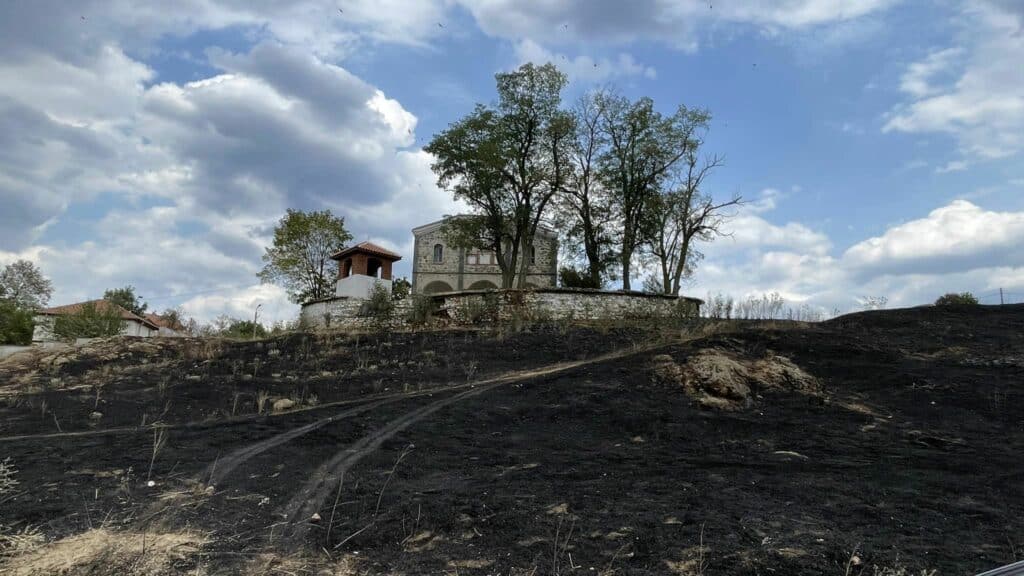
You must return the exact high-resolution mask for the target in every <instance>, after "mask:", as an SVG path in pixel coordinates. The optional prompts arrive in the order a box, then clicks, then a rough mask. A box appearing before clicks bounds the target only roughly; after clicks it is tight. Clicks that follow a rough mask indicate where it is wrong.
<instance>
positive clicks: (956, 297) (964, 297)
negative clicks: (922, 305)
mask: <svg viewBox="0 0 1024 576" xmlns="http://www.w3.org/2000/svg"><path fill="white" fill-rule="evenodd" d="M977 304H978V299H977V298H976V297H975V296H974V294H971V293H970V292H962V293H960V294H957V293H955V292H950V293H948V294H943V295H942V296H939V298H938V299H937V300H936V301H935V305H936V306H951V305H970V306H974V305H977Z"/></svg>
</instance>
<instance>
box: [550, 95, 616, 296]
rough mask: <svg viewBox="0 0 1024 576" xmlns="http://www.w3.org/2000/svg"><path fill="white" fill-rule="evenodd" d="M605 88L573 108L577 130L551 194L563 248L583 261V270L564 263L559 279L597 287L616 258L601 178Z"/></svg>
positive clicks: (607, 199)
mask: <svg viewBox="0 0 1024 576" xmlns="http://www.w3.org/2000/svg"><path fill="white" fill-rule="evenodd" d="M604 94H605V93H604V91H596V92H589V93H587V94H585V95H583V96H582V97H581V98H580V99H579V100H578V101H577V102H576V105H575V106H574V107H573V109H572V110H571V113H572V115H573V121H574V128H575V130H574V132H573V135H572V139H571V142H570V146H569V170H568V175H567V177H566V182H565V185H564V187H563V191H562V193H561V194H559V195H558V196H557V197H556V200H555V207H556V210H555V221H556V224H557V227H558V229H559V230H561V231H562V233H563V235H564V237H563V239H564V242H563V244H562V245H563V247H564V248H565V250H566V254H567V255H568V256H569V257H570V258H571V259H574V260H577V261H578V260H584V261H585V262H586V268H585V270H583V271H582V273H581V272H579V271H577V270H576V269H574V268H565V269H563V274H562V276H563V283H566V282H569V283H570V284H573V285H578V286H586V287H589V288H600V287H601V286H602V285H603V284H604V280H605V279H606V276H608V271H609V269H610V267H611V265H613V264H614V263H615V261H616V260H617V254H616V250H615V247H616V243H617V241H618V239H617V234H616V229H617V226H616V225H615V212H614V210H613V209H612V208H613V206H612V202H611V201H612V196H611V194H609V188H608V186H606V185H605V183H604V182H603V181H602V179H601V172H600V165H599V161H600V158H601V154H602V153H603V152H604V150H605V148H606V146H607V144H608V140H607V137H606V135H605V133H604V131H603V122H604V102H605V96H604Z"/></svg>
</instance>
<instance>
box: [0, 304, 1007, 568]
mask: <svg viewBox="0 0 1024 576" xmlns="http://www.w3.org/2000/svg"><path fill="white" fill-rule="evenodd" d="M704 332H705V335H702V336H699V331H695V332H694V333H691V334H690V336H689V338H687V339H686V340H685V341H683V340H678V339H677V340H674V341H668V342H662V343H659V341H658V340H657V339H656V338H655V336H654V335H649V334H642V333H638V332H637V331H634V330H628V331H610V332H609V331H596V330H592V329H583V328H572V329H568V328H564V327H562V328H558V329H556V328H546V329H542V328H535V329H532V330H528V331H525V332H521V333H517V334H507V335H503V336H500V337H498V336H495V335H493V334H489V333H486V332H430V333H421V334H401V335H398V334H396V335H392V336H390V337H367V336H362V337H359V338H358V339H355V338H354V337H342V336H317V337H311V336H304V335H293V336H288V337H284V338H280V339H275V340H270V341H264V342H257V343H216V344H211V343H209V342H203V341H190V342H179V343H174V344H166V345H163V344H162V345H155V344H154V345H153V346H155V348H154V349H150V350H146V351H141V350H136V351H135V352H132V353H128V352H127V347H128V345H126V344H125V343H124V342H111V343H108V344H104V345H103V346H105V347H101V348H102V350H103V352H102V353H97V354H95V355H93V356H89V355H88V354H85V355H82V354H80V353H79V354H78V356H76V357H75V358H74V359H71V358H68V359H65V360H64V361H60V362H57V360H59V358H50V359H40V358H35V359H31V360H26V361H24V362H21V363H16V362H13V361H8V362H5V363H4V364H0V379H2V380H0V390H2V391H3V393H4V394H5V396H4V398H3V400H0V419H2V420H0V422H2V426H3V428H2V431H0V435H2V437H0V459H2V458H3V457H10V458H11V461H12V462H14V463H15V464H16V465H17V467H18V469H19V472H18V476H17V477H18V479H19V481H20V484H19V485H18V486H17V487H16V491H15V492H14V493H13V494H12V495H9V496H0V499H4V498H6V501H2V503H0V515H2V517H0V523H4V524H7V525H8V526H10V527H11V528H12V529H15V530H17V529H20V528H23V527H25V526H36V527H39V528H40V529H41V530H42V532H43V533H44V534H45V535H46V536H47V537H48V538H50V539H59V538H62V537H67V536H70V535H73V534H79V533H83V532H89V531H90V529H92V530H93V531H95V530H99V529H101V528H102V529H103V530H107V531H116V532H123V533H128V534H136V535H142V536H143V537H144V535H145V534H147V533H149V534H154V535H156V534H159V535H167V534H175V533H179V532H183V531H187V533H188V534H199V535H202V538H201V544H193V547H194V548H195V549H194V550H191V551H190V554H188V555H179V557H176V558H175V560H174V562H171V563H168V564H167V565H166V566H165V567H164V569H165V570H166V571H167V572H168V573H178V572H180V573H189V571H190V570H191V571H193V572H194V573H207V574H218V573H235V572H238V571H248V572H252V573H293V574H295V573H308V574H316V573H318V571H320V570H325V569H326V570H328V571H332V570H333V572H332V573H338V574H348V573H353V574H355V573H358V574H363V573H370V574H441V573H449V574H455V573H458V574H569V573H595V574H596V573H605V574H612V573H614V574H702V573H703V574H821V573H833V574H846V573H850V574H859V573H864V574H875V573H876V567H877V568H878V569H884V568H893V567H897V566H904V567H907V568H908V569H909V570H912V571H913V572H914V573H915V574H916V573H919V572H920V571H921V570H937V571H938V574H964V573H974V572H980V571H982V570H984V569H987V568H991V567H994V566H996V565H999V564H1001V563H1007V562H1010V561H1012V560H1014V559H1020V558H1021V557H1024V538H1022V536H1021V534H1024V520H1022V519H1021V517H1020V515H1019V514H1018V513H1017V511H1018V510H1020V509H1021V508H1022V507H1024V493H1022V491H1021V488H1020V487H1021V485H1022V480H1024V478H1022V476H1024V471H1022V470H1024V469H1022V468H1021V466H1020V463H1019V458H1020V456H1019V455H1020V454H1021V453H1022V451H1024V411H1022V408H1021V406H1024V403H1022V401H1024V307H1019V306H1018V307H1011V306H1007V307H971V308H922V309H910V310H895V311H884V312H871V313H863V314H856V315H851V316H846V317H842V318H839V319H837V320H834V321H830V322H826V323H821V324H812V325H795V324H784V323H778V324H760V325H754V324H746V325H732V324H725V325H720V326H717V327H716V329H714V330H706V329H705V331H704ZM698 336H699V337H698ZM160 346H165V348H161V347H160ZM274 350H277V352H272V351H274ZM709 350H714V351H717V352H720V353H722V354H726V355H728V356H729V357H730V358H734V359H737V360H738V361H740V362H749V363H751V365H755V364H756V363H757V362H759V361H762V360H764V359H766V358H773V357H782V358H785V359H787V360H788V361H791V362H792V364H794V365H795V366H798V367H799V368H800V369H801V370H802V371H804V372H806V373H807V374H809V375H811V376H813V377H814V378H815V379H816V381H817V383H820V391H818V390H813V391H812V392H813V393H808V391H807V390H797V389H787V388H786V387H785V386H770V387H768V386H760V385H759V384H758V383H757V382H756V381H755V382H753V383H752V384H751V386H750V396H749V402H745V403H744V404H743V406H742V407H740V408H739V409H732V410H721V409H716V408H715V407H714V406H711V407H708V405H706V404H705V405H702V404H701V403H699V402H698V401H697V400H695V399H694V398H693V397H692V396H691V395H689V394H687V393H686V392H685V391H684V390H683V385H680V386H679V387H673V386H671V385H666V384H665V382H664V381H663V380H659V378H658V377H657V375H656V370H655V366H656V365H657V364H658V363H659V362H664V361H665V356H666V355H667V356H668V357H669V358H670V359H671V360H672V361H673V362H675V363H676V364H677V365H678V366H680V367H682V368H685V367H687V366H688V361H689V360H690V359H691V358H692V357H696V356H699V355H701V354H705V353H707V352H708V351H709ZM616 351H617V352H618V353H617V354H615V352H616ZM103 358H106V359H103ZM658 358H660V360H656V359H658ZM12 360H13V359H12ZM572 361H576V363H575V364H573V363H570V362H572ZM143 362H145V363H143ZM55 363H56V364H57V366H55ZM254 366H255V368H254ZM374 366H375V367H374ZM545 368H547V369H545ZM250 370H253V372H252V373H251V374H252V375H251V377H250V376H249V375H250V372H249V371H250ZM531 370H533V372H530V371H531ZM5 382H6V384H5ZM162 382H163V383H162ZM97 385H98V387H99V400H98V401H97V400H96V395H95V387H96V386H97ZM260 392H266V393H267V395H268V396H269V397H271V398H294V399H295V401H296V406H294V407H292V409H291V410H290V411H288V412H284V413H279V414H273V415H270V414H257V413H255V412H256V409H255V405H256V402H255V398H256V396H257V394H259V393H260ZM239 395H243V396H244V398H241V399H239V400H238V404H235V398H238V397H239ZM310 396H316V398H317V402H316V403H315V405H314V403H311V402H309V397H310ZM44 401H45V409H44V408H42V407H41V404H43V403H44ZM233 404H235V405H234V410H232V405H233ZM240 405H241V406H244V408H241V409H240V408H239V406H240ZM296 408H301V409H300V410H296ZM92 412H99V413H101V416H99V417H98V418H90V414H91V413H92ZM232 412H234V414H233V415H232ZM143 414H146V415H147V425H146V426H144V427H143V426H141V424H142V415H143ZM154 421H159V422H160V423H161V426H159V427H153V426H152V423H153V422H154ZM58 423H59V425H60V429H61V431H60V432H58V429H57V424H58ZM164 424H166V425H167V426H163V425H164ZM154 441H156V442H157V444H160V443H161V442H163V444H162V447H161V448H160V450H159V452H158V454H157V456H156V458H155V459H154V458H153V457H152V453H153V446H154ZM151 461H152V473H150V472H149V468H150V464H151ZM218 468H219V469H220V470H219V471H218ZM147 479H151V480H152V481H153V482H154V486H152V487H150V486H147ZM314 513H315V514H316V515H317V516H318V517H319V519H318V520H317V519H313V520H311V517H312V516H313V514H314ZM176 531H177V532H176ZM164 538H167V536H164ZM193 540H195V539H193ZM193 540H189V541H190V542H192V541H193ZM143 549H144V548H143ZM37 554H38V552H37ZM854 557H855V559H854V560H853V561H851V558H854ZM23 558H24V557H23ZM17 560H18V559H17V558H12V559H11V560H9V566H13V565H14V564H15V563H16V562H17ZM108 564H109V565H110V566H113V564H111V563H108ZM138 565H143V564H138ZM146 565H152V562H150V564H146ZM117 568H118V569H121V570H122V572H123V570H124V569H125V567H124V566H118V567H117ZM128 568H130V566H129V567H128ZM91 569H92V571H91V572H89V571H88V570H87V569H85V568H82V567H79V568H78V569H77V570H78V572H75V571H74V570H71V571H70V572H69V573H104V572H103V570H102V569H100V568H97V566H95V565H91ZM110 570H111V572H110V573H119V572H116V571H114V568H110ZM139 573H141V572H139Z"/></svg>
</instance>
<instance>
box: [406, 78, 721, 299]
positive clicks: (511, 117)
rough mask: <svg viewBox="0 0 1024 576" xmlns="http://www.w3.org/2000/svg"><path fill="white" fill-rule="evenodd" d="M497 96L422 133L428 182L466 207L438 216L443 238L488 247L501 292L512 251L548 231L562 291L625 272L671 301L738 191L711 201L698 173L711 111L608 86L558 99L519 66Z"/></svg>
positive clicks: (548, 82) (703, 168)
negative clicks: (561, 256)
mask: <svg viewBox="0 0 1024 576" xmlns="http://www.w3.org/2000/svg"><path fill="white" fill-rule="evenodd" d="M495 78H496V84H497V101H496V103H495V104H494V105H491V106H487V105H482V104H481V105H477V106H476V108H475V109H474V110H473V111H472V112H471V113H469V114H467V115H466V116H465V117H463V118H461V119H460V120H458V121H456V122H454V123H453V124H451V125H450V126H449V127H448V128H447V129H446V130H444V131H442V132H441V133H439V134H437V135H435V136H434V138H433V139H432V141H431V142H430V144H429V145H428V146H426V148H425V150H426V151H427V152H429V153H431V154H432V155H433V156H434V158H435V162H434V164H433V165H432V169H433V170H434V172H435V174H436V175H437V178H438V184H439V185H440V186H442V187H445V188H447V189H448V190H450V191H451V192H452V194H453V196H454V198H455V199H456V200H461V201H463V202H465V203H466V204H467V205H469V206H470V208H471V210H472V212H473V215H472V216H471V217H469V218H453V219H450V220H449V224H448V226H447V227H446V233H447V235H448V238H449V241H450V242H451V243H452V244H454V245H456V246H462V247H466V248H477V249H482V250H489V251H491V252H493V254H494V255H495V256H496V261H497V264H498V266H499V268H500V269H501V273H502V284H503V287H506V288H511V287H516V286H518V287H522V286H523V285H524V283H525V274H524V273H523V271H524V270H525V266H526V265H527V262H528V261H529V259H528V258H525V257H523V254H529V253H531V250H532V248H533V246H532V243H533V238H534V237H535V235H536V232H537V229H538V227H539V226H541V225H550V226H553V227H554V228H556V229H557V230H558V231H559V232H560V235H561V240H562V246H563V248H564V250H565V254H566V255H567V256H568V258H569V260H570V261H571V264H570V265H568V266H565V267H564V268H563V269H562V270H561V272H560V273H561V280H562V284H563V285H564V286H570V287H589V288H600V287H603V286H605V285H606V284H607V283H609V282H612V281H615V280H621V281H622V286H623V288H624V289H627V290H628V289H631V287H632V281H633V278H634V277H635V275H636V272H637V270H636V269H635V268H636V267H637V266H639V267H641V268H643V269H644V271H646V272H647V280H645V282H644V287H645V289H648V290H651V291H657V292H664V293H668V294H677V293H678V292H679V289H680V286H681V284H682V282H683V281H684V280H685V279H686V278H687V277H688V276H690V275H691V274H692V273H693V271H694V269H695V267H696V266H697V263H698V262H699V261H700V259H701V258H702V254H701V252H700V251H699V249H698V248H697V244H698V243H700V242H706V241H709V240H712V239H713V238H714V237H715V236H717V235H719V234H721V233H722V225H723V223H724V222H725V220H726V219H727V218H728V217H729V215H730V213H729V209H730V208H732V207H735V206H738V205H739V204H740V203H741V199H740V197H738V196H735V197H731V198H729V199H727V200H723V201H716V200H715V199H714V198H713V197H712V195H711V194H710V193H708V192H707V191H706V190H705V180H706V178H707V177H708V176H709V175H710V174H711V173H712V172H713V171H714V170H715V169H716V168H718V167H720V166H721V165H722V159H721V157H719V156H714V155H707V154H705V153H704V152H703V150H702V148H703V145H704V140H705V137H706V135H707V132H708V130H709V128H710V122H711V114H710V113H709V112H708V111H707V110H704V109H699V108H688V107H686V106H685V105H679V106H678V107H677V108H676V109H675V110H674V111H673V112H672V113H671V114H663V113H662V112H659V111H658V110H656V109H655V106H654V101H653V100H652V99H650V98H647V97H643V98H639V99H636V100H631V99H629V98H627V97H625V96H622V95H620V94H618V93H616V92H615V91H614V90H611V89H601V90H596V91H592V92H589V93H587V94H585V95H583V96H582V97H581V98H580V99H579V100H578V101H576V102H575V103H573V104H572V105H571V106H568V107H566V106H565V105H564V104H563V101H562V91H563V89H564V88H565V86H566V84H567V79H566V76H565V74H563V73H562V72H560V71H559V70H558V69H557V68H556V67H555V66H554V65H552V64H545V65H543V66H535V65H533V64H526V65H523V66H521V67H520V68H519V69H518V70H515V71H513V72H507V73H499V74H497V75H496V76H495Z"/></svg>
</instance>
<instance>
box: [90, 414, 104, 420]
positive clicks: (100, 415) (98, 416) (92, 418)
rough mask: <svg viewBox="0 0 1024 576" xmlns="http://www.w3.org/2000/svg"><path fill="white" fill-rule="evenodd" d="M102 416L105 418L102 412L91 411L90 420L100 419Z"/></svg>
mask: <svg viewBox="0 0 1024 576" xmlns="http://www.w3.org/2000/svg"><path fill="white" fill-rule="evenodd" d="M100 418H103V413H102V412H91V413H89V420H99V419H100Z"/></svg>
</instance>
